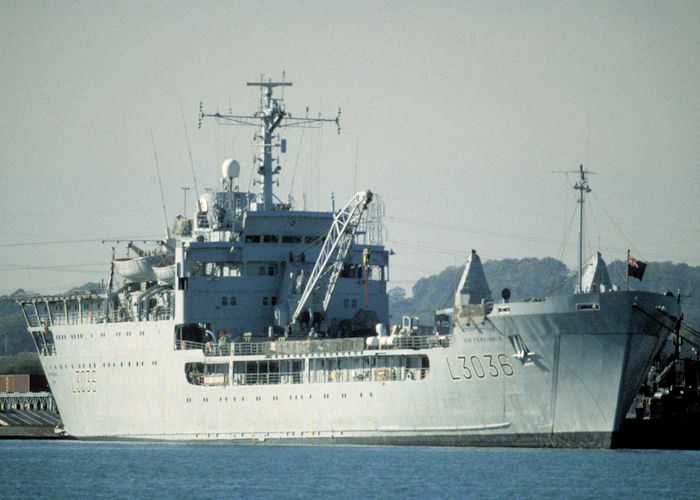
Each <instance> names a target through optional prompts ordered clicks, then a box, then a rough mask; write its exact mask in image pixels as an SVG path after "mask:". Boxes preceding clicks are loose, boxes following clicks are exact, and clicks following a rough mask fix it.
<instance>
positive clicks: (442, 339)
mask: <svg viewBox="0 0 700 500" xmlns="http://www.w3.org/2000/svg"><path fill="white" fill-rule="evenodd" d="M451 343H452V336H451V335H425V336H424V335H410V336H408V335H407V336H396V337H394V338H393V342H392V343H391V344H387V345H382V346H381V349H382V350H384V349H414V350H418V349H432V348H435V347H449V346H450V345H451ZM175 349H201V350H202V351H204V354H205V355H206V356H231V355H233V356H255V355H263V356H275V355H292V354H317V353H319V354H320V353H338V352H361V351H364V350H365V349H366V346H365V338H364V337H354V338H346V339H307V340H274V341H264V342H245V341H244V342H230V343H225V342H222V343H216V342H193V341H190V340H176V341H175Z"/></svg>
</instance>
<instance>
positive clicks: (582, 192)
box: [552, 165, 595, 293]
mask: <svg viewBox="0 0 700 500" xmlns="http://www.w3.org/2000/svg"><path fill="white" fill-rule="evenodd" d="M552 173H555V174H579V175H580V177H579V180H578V182H576V184H574V189H575V190H576V191H578V192H579V198H578V203H579V205H580V206H579V225H578V283H577V285H576V291H577V292H579V293H580V292H581V290H582V288H583V286H582V279H583V204H584V203H585V201H586V200H585V197H586V193H590V192H591V188H590V187H588V179H587V178H586V174H595V172H591V171H590V170H584V169H583V165H580V166H579V169H578V170H554V171H552Z"/></svg>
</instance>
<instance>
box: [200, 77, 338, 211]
mask: <svg viewBox="0 0 700 500" xmlns="http://www.w3.org/2000/svg"><path fill="white" fill-rule="evenodd" d="M247 85H248V87H260V90H261V92H260V107H259V109H258V111H257V112H256V113H253V114H252V115H234V114H226V115H223V114H220V113H218V112H217V113H213V114H206V113H204V112H203V111H202V104H201V103H200V105H199V126H200V128H201V126H202V119H203V118H205V117H214V118H216V120H217V122H218V123H220V124H227V125H248V126H255V127H259V133H258V134H256V135H255V140H256V141H257V143H256V144H257V146H258V147H259V148H261V149H262V155H261V156H257V155H256V157H255V166H256V173H257V174H258V176H259V177H258V180H257V184H259V185H260V188H259V189H258V195H257V198H256V201H257V203H259V204H260V206H261V207H262V209H263V210H273V209H274V208H275V203H274V200H273V196H274V194H273V192H272V186H273V184H274V181H273V176H274V175H276V174H278V173H279V172H280V170H282V167H281V166H280V165H279V164H277V165H275V163H277V162H278V161H279V159H277V158H273V156H272V148H274V147H279V148H280V150H281V152H282V153H284V152H285V151H286V141H284V140H281V141H279V142H273V141H275V140H276V139H279V135H278V134H276V133H275V131H276V130H277V129H279V128H282V127H300V126H306V127H313V126H318V125H317V124H320V123H321V122H335V124H336V125H337V127H338V133H340V108H338V115H337V116H336V117H335V118H321V117H320V116H319V117H318V118H309V117H308V116H307V117H304V118H294V117H292V115H291V113H288V112H287V111H286V110H285V108H284V104H283V100H282V98H273V89H274V88H275V87H291V86H292V83H291V82H285V81H282V82H273V81H272V80H271V79H270V80H268V81H264V80H263V79H262V77H261V79H260V81H259V82H248V84H247ZM263 90H264V92H263Z"/></svg>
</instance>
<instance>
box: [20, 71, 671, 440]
mask: <svg viewBox="0 0 700 500" xmlns="http://www.w3.org/2000/svg"><path fill="white" fill-rule="evenodd" d="M249 85H251V86H255V87H259V88H260V90H261V100H260V107H259V109H258V111H257V112H256V113H253V114H252V115H233V114H230V115H222V114H219V113H216V114H211V115H210V114H205V113H204V112H203V111H201V108H200V120H201V119H203V118H206V117H214V118H215V119H217V120H218V121H220V122H226V123H235V124H240V125H255V126H257V127H258V133H257V134H256V139H257V140H258V144H259V150H260V155H258V156H257V157H256V161H255V169H256V173H257V175H258V180H257V184H258V186H259V189H258V191H257V192H255V193H250V192H242V191H240V190H239V189H238V187H237V183H236V179H237V177H238V175H239V171H240V166H239V165H238V163H237V162H235V161H234V160H227V161H226V162H224V164H223V166H222V174H223V179H222V189H220V190H218V191H206V192H203V193H201V194H200V196H199V197H198V206H197V212H196V213H195V214H194V216H193V217H192V218H186V217H178V219H177V220H176V223H175V227H174V228H173V231H172V234H173V236H172V237H171V238H168V239H167V240H164V241H162V242H160V244H159V245H158V247H157V248H156V249H155V250H152V251H144V250H142V249H140V248H137V247H136V246H134V245H133V244H130V245H129V248H128V250H129V255H127V256H126V257H121V258H115V259H113V266H114V271H113V272H112V274H111V275H110V280H109V285H108V287H107V291H105V292H102V293H87V292H81V293H75V294H71V295H61V296H35V297H26V298H22V299H18V300H17V303H18V304H19V305H20V306H21V307H22V311H23V313H24V315H25V319H26V320H27V324H28V328H29V331H30V333H31V334H32V337H33V339H34V340H35V342H36V345H37V349H38V351H39V354H40V359H41V362H42V366H43V367H44V370H45V372H46V375H47V378H48V380H49V383H50V385H51V389H52V392H53V393H54V396H55V399H56V402H57V404H58V407H59V410H60V412H61V416H62V419H63V424H64V426H65V432H67V433H69V434H71V435H73V436H75V437H78V438H84V439H139V440H148V439H152V440H194V441H196V440H227V441H235V442H246V443H251V442H255V443H259V442H285V443H286V442H292V443H297V442H299V443H300V442H306V443H364V444H379V443H384V444H433V445H525V446H609V445H610V444H611V440H612V437H613V435H614V432H615V431H616V430H617V429H618V428H619V425H620V423H621V420H622V418H623V417H624V415H625V413H626V412H627V410H628V409H629V407H630V404H631V403H632V400H633V398H634V396H635V394H636V390H637V388H638V387H639V385H640V383H641V381H642V379H643V377H644V376H645V375H646V372H647V371H648V368H649V366H650V364H651V362H652V360H653V357H654V355H655V354H656V353H657V352H658V350H659V349H660V348H661V346H662V345H663V343H664V341H665V339H666V337H667V334H668V332H669V331H670V329H672V328H673V326H674V324H675V320H674V318H675V316H677V310H676V303H675V301H674V300H673V298H671V297H665V296H661V295H658V294H653V293H647V292H619V291H616V290H613V289H612V288H611V287H610V286H609V280H607V276H603V275H602V274H601V273H600V272H595V271H593V272H591V273H588V274H590V275H591V276H592V277H588V274H585V275H582V273H581V272H580V273H579V275H580V276H581V279H580V280H579V285H578V290H577V292H578V293H575V294H567V295H561V296H553V297H545V298H542V299H541V300H537V301H529V302H509V297H508V296H507V294H503V300H502V301H501V302H495V301H493V300H492V298H491V291H490V289H489V286H488V283H487V281H486V277H485V275H484V272H483V269H482V267H481V262H480V259H479V257H478V255H477V254H476V252H474V251H473V252H472V253H471V255H470V257H469V262H468V265H467V267H466V268H465V271H464V275H463V276H462V279H461V281H460V284H459V289H458V291H457V293H456V295H455V300H454V304H453V305H452V306H451V307H449V308H447V309H443V310H440V311H438V312H437V313H436V318H435V319H436V322H435V326H434V327H421V326H420V325H418V324H417V322H416V320H415V319H414V318H410V317H405V318H403V321H402V324H401V325H396V326H393V327H392V326H390V325H389V311H388V296H387V293H386V283H387V280H388V266H389V252H388V251H387V250H386V249H385V248H384V247H383V245H382V244H381V241H380V240H379V238H374V239H373V238H370V235H372V234H380V233H381V231H370V230H368V228H367V224H370V223H371V224H374V225H376V224H377V221H376V220H367V214H368V213H374V214H376V213H379V212H381V210H377V209H376V204H377V203H378V200H377V197H376V196H375V195H373V194H372V193H371V192H369V191H365V192H360V193H357V194H356V195H355V196H354V197H353V198H352V199H351V200H350V201H349V202H348V203H347V204H346V205H345V206H344V207H343V208H342V209H340V210H337V211H336V210H332V211H330V212H312V211H299V210H295V209H294V207H293V206H292V205H291V204H290V203H284V202H282V201H280V200H278V199H277V198H276V197H275V196H274V192H273V184H274V182H273V176H274V175H277V174H278V173H279V171H280V169H279V166H277V165H276V164H275V163H276V162H275V160H274V157H273V156H274V155H273V150H274V149H275V148H279V150H280V152H283V151H284V149H285V148H286V143H285V142H284V141H283V140H282V139H281V138H280V137H279V130H281V129H282V128H284V127H285V126H303V125H308V124H312V123H315V122H318V121H319V120H321V121H332V122H335V123H336V124H338V125H339V120H338V118H335V119H333V120H322V119H310V118H301V119H296V118H294V117H292V116H291V115H290V114H289V113H287V112H286V110H285V107H284V104H283V101H282V100H281V99H278V98H275V97H274V95H273V92H274V90H275V89H276V88H277V87H283V86H289V85H291V84H290V83H288V82H272V81H267V82H264V81H260V82H253V83H250V84H249ZM581 176H582V179H584V177H583V176H584V171H583V169H581ZM577 189H579V188H578V187H577ZM373 207H374V208H373ZM581 210H583V200H582V199H581ZM581 217H582V216H581ZM597 258H598V259H600V257H599V256H598V257H597ZM601 260H602V259H601ZM596 262H597V261H596ZM603 266H604V264H603ZM603 269H604V267H603ZM587 280H588V281H590V283H586V281H587ZM606 280H607V281H606ZM584 292H585V293H584Z"/></svg>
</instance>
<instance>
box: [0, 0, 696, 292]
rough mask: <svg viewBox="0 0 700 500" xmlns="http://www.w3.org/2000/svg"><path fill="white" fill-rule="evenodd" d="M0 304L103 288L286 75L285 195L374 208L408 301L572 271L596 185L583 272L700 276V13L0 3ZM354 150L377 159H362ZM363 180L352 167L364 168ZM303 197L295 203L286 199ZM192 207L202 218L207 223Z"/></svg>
mask: <svg viewBox="0 0 700 500" xmlns="http://www.w3.org/2000/svg"><path fill="white" fill-rule="evenodd" d="M0 8H1V9H2V16H0V81H1V82H2V83H1V86H0V110H2V128H1V130H0V145H1V148H0V172H1V178H0V179H1V182H0V203H1V205H0V207H1V208H2V215H1V216H0V294H2V293H10V292H12V291H14V290H15V289H17V288H20V287H22V288H25V289H28V290H32V291H35V292H41V293H50V292H51V293H53V292H57V291H63V290H65V289H66V288H68V287H70V286H73V285H76V284H81V283H83V282H85V281H88V280H92V281H99V280H100V279H103V278H105V277H106V275H107V273H108V270H109V255H110V252H111V246H112V245H111V244H102V242H101V240H103V239H109V238H153V237H161V236H162V235H163V233H164V229H163V227H164V220H163V214H162V209H161V201H160V193H159V187H158V176H157V173H156V167H155V160H154V153H153V146H152V144H151V130H152V132H153V136H154V138H155V144H156V151H157V156H158V162H159V165H160V171H161V176H162V180H163V187H164V189H165V197H166V207H167V213H168V218H169V219H171V220H172V219H173V218H174V216H175V215H177V214H178V213H181V212H182V211H183V203H184V200H183V191H182V190H181V189H180V188H181V187H184V186H192V185H193V181H192V174H191V168H190V163H189V154H188V150H187V142H186V139H185V130H184V125H183V119H182V113H181V104H182V108H183V109H184V114H185V119H186V124H187V128H188V131H189V136H190V142H191V146H192V147H191V149H192V157H193V160H194V165H195V170H196V175H197V182H198V184H199V187H200V189H201V188H202V187H204V186H211V187H213V186H216V185H217V183H218V181H219V179H218V178H219V176H220V165H221V162H222V161H223V160H224V159H225V158H227V157H230V156H235V157H236V158H237V159H238V160H239V161H240V162H241V165H242V175H241V185H242V187H244V188H245V187H247V186H248V183H249V179H250V173H251V170H252V169H251V165H252V161H251V160H252V149H251V146H250V142H251V139H252V137H253V132H254V131H253V130H252V129H249V128H243V127H218V126H217V125H216V124H215V123H214V122H213V121H208V122H205V123H204V125H203V127H202V129H201V130H198V129H197V110H198V106H199V102H200V101H203V102H204V106H205V109H206V110H209V111H214V110H216V109H217V108H218V109H220V110H222V111H226V110H228V109H229V107H231V108H232V109H233V111H234V112H236V113H252V112H253V111H255V110H256V106H257V97H258V94H257V92H256V91H255V90H254V89H250V88H247V87H246V86H245V82H247V81H250V80H255V79H258V78H259V77H260V75H261V74H265V75H268V76H270V77H272V78H273V79H279V78H281V75H282V71H286V78H287V80H288V81H292V82H293V83H294V86H293V87H291V88H288V89H286V91H285V101H286V103H287V109H288V111H290V112H292V114H296V115H302V114H304V113H305V109H306V107H307V106H308V107H309V109H310V113H313V114H316V113H318V112H322V113H323V114H324V115H326V116H328V117H333V116H335V113H336V110H337V108H338V106H340V107H342V118H341V125H342V132H341V135H339V136H338V135H337V134H336V131H335V128H334V127H333V126H328V127H325V128H324V129H323V130H305V131H304V132H303V134H302V132H301V130H298V129H297V130H294V129H293V130H290V131H289V132H290V133H288V134H286V137H287V139H288V143H289V148H288V152H287V154H286V155H283V156H282V158H281V164H282V166H283V171H282V175H281V177H280V186H279V188H277V193H278V196H279V197H280V198H282V199H284V200H286V199H287V197H288V195H289V194H290V191H291V194H292V196H293V197H294V199H295V200H296V201H297V203H298V204H299V205H301V204H302V200H303V198H304V193H306V199H307V204H308V205H309V206H310V207H311V208H314V209H315V208H316V207H319V208H321V209H328V208H329V207H330V193H331V191H333V192H334V193H335V196H336V200H338V204H342V203H344V202H345V201H346V200H348V199H349V198H350V196H351V195H352V193H353V186H354V184H355V180H354V179H355V175H356V176H357V189H358V190H359V189H366V188H369V189H372V190H373V191H374V192H376V193H378V194H379V195H380V196H382V198H383V200H384V202H385V205H386V218H385V224H386V228H387V233H388V234H387V239H386V245H387V246H388V247H390V248H392V249H393V250H394V251H395V252H396V255H395V256H394V257H393V260H392V271H391V278H392V286H393V285H400V286H403V287H405V288H410V286H411V285H412V284H413V282H414V281H415V280H416V279H417V278H419V277H421V276H424V275H428V274H431V273H433V272H436V271H439V270H441V269H442V268H444V267H445V266H448V265H455V264H457V265H459V264H462V263H463V261H464V260H465V258H466V255H467V253H468V252H469V250H470V249H471V248H476V249H477V250H478V251H479V253H480V255H481V257H482V259H484V260H488V259H501V258H505V257H516V258H521V257H531V256H532V257H545V256H552V257H557V258H561V259H563V260H564V262H566V264H567V265H568V266H569V267H570V268H573V267H574V265H575V262H576V253H575V251H576V250H575V249H576V239H577V235H576V225H575V224H573V225H570V222H571V220H572V218H573V216H574V212H573V211H574V209H575V195H574V192H573V190H572V189H571V186H572V185H573V184H574V182H575V176H573V175H569V176H568V177H567V176H566V175H563V174H556V173H552V171H554V170H574V169H576V168H577V167H578V165H579V164H581V163H583V164H584V165H585V166H586V167H587V168H590V169H591V170H593V171H594V172H595V174H594V175H592V176H591V180H590V185H591V188H592V190H593V192H592V193H591V195H590V196H589V202H590V203H588V204H587V208H588V209H589V213H590V217H589V218H588V226H587V246H586V253H587V254H589V253H591V252H593V251H595V250H597V249H600V250H601V251H602V252H603V255H604V257H605V258H606V259H607V260H608V261H612V260H615V259H622V258H624V256H625V252H626V249H627V248H630V247H631V248H632V250H633V253H634V254H635V255H636V256H637V257H639V258H642V259H643V260H644V259H646V260H651V261H666V260H670V261H675V262H687V263H689V264H691V265H700V252H699V251H698V250H699V248H700V224H699V223H698V208H699V203H698V191H699V188H700V182H699V181H700V2H697V1H691V2H681V1H673V2H670V1H668V2H662V1H658V2H613V3H608V2H576V3H571V2H559V1H557V2H463V1H459V2H439V1H424V2H418V1H400V2H399V1H397V2H389V1H383V2H363V1H352V2H340V1H336V2H328V1H321V2H308V1H305V2H294V1H285V2H259V1H256V2H237V1H226V2H224V1H221V2H175V1H168V2H148V3H146V2H128V1H119V2H95V1H90V2H74V1H71V2H68V1H64V2H51V1H39V2H37V1H7V0H0ZM356 151H358V152H359V153H358V154H356ZM356 166H357V169H356ZM292 179H294V181H293V187H292ZM193 198H194V197H193V195H192V192H190V195H189V199H188V205H189V206H188V209H187V210H188V212H191V211H193V209H194V201H193Z"/></svg>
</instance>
